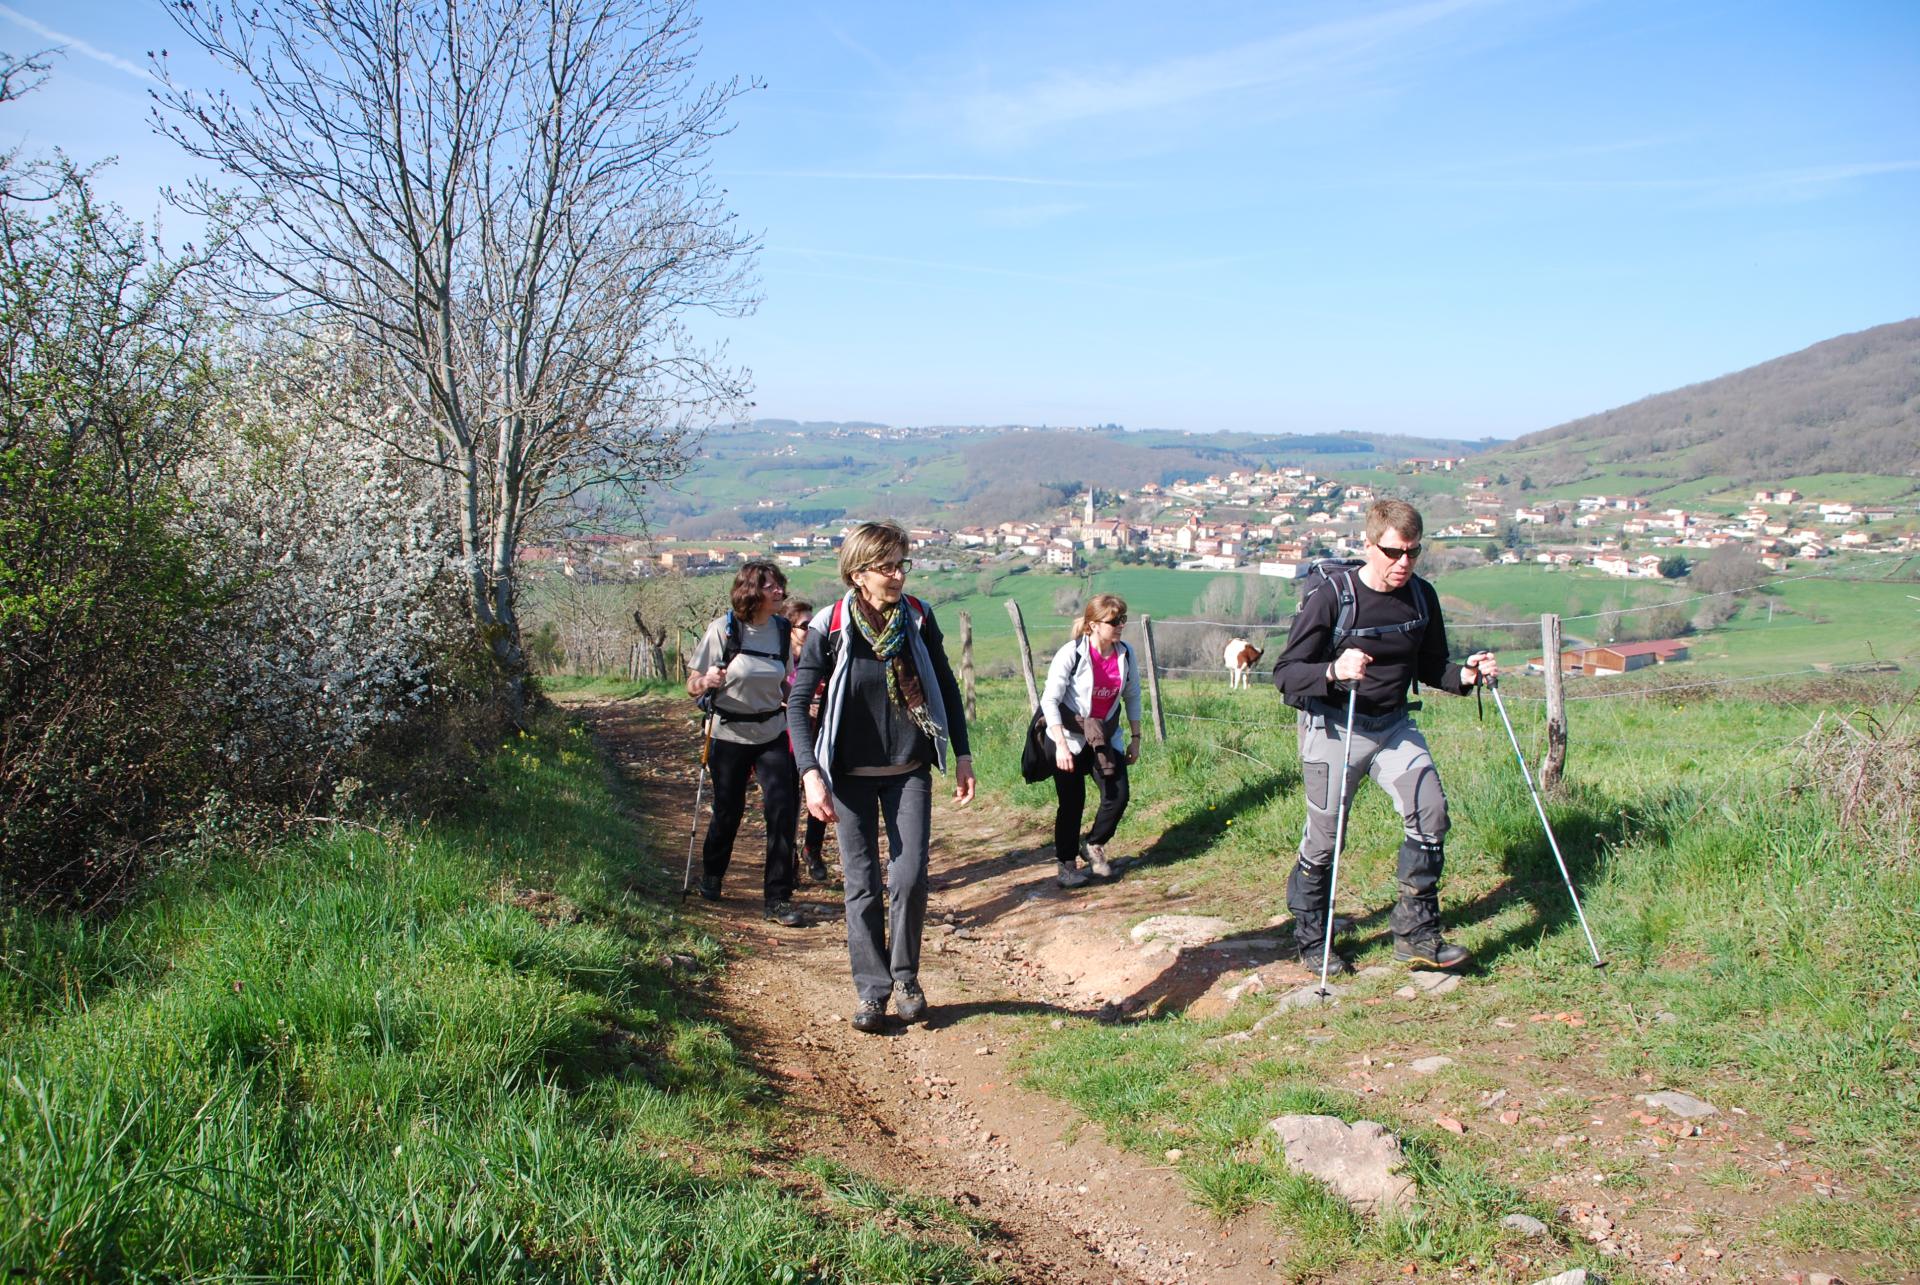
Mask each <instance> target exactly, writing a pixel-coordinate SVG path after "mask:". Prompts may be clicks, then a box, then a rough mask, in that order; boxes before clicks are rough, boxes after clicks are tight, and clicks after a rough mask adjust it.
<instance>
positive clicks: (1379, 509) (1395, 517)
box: [1367, 500, 1427, 545]
mask: <svg viewBox="0 0 1920 1285" xmlns="http://www.w3.org/2000/svg"><path fill="white" fill-rule="evenodd" d="M1426 529H1427V524H1426V523H1425V522H1423V521H1421V520H1420V510H1419V509H1416V508H1414V507H1413V506H1412V505H1411V504H1408V503H1407V502H1406V501H1405V500H1375V501H1374V502H1373V503H1372V504H1369V505H1368V506H1367V541H1368V543H1370V544H1374V545H1378V544H1379V543H1380V537H1381V536H1383V535H1385V534H1386V533H1387V532H1389V531H1398V532H1399V533H1400V534H1401V535H1404V536H1405V537H1407V540H1408V541H1409V542H1410V543H1413V544H1418V543H1419V542H1420V533H1421V532H1422V531H1424V530H1426Z"/></svg>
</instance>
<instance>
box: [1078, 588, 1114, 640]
mask: <svg viewBox="0 0 1920 1285" xmlns="http://www.w3.org/2000/svg"><path fill="white" fill-rule="evenodd" d="M1126 614H1127V600H1126V599H1125V598H1122V597H1121V596H1120V595H1119V594H1117V593H1096V594H1094V595H1093V597H1091V598H1089V599H1087V605H1086V606H1084V607H1082V608H1081V609H1080V619H1078V620H1076V621H1074V622H1073V636H1074V637H1075V638H1080V637H1083V636H1084V635H1086V634H1090V633H1092V632H1093V627H1094V626H1095V625H1097V624H1099V623H1100V622H1101V621H1103V620H1118V619H1119V618H1120V617H1122V616H1124V615H1126Z"/></svg>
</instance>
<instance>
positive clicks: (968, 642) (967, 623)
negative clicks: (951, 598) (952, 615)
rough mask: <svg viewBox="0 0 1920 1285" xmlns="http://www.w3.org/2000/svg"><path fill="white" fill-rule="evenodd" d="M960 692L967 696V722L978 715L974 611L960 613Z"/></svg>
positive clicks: (970, 721)
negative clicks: (974, 694)
mask: <svg viewBox="0 0 1920 1285" xmlns="http://www.w3.org/2000/svg"><path fill="white" fill-rule="evenodd" d="M960 692H961V694H962V695H963V696H964V697H965V698H966V710H967V722H968V723H969V724H971V723H972V722H973V721H974V719H975V718H976V717H977V714H976V712H975V706H974V703H973V613H972V612H970V611H963V612H961V613H960Z"/></svg>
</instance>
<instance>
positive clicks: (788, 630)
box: [772, 612, 793, 666]
mask: <svg viewBox="0 0 1920 1285" xmlns="http://www.w3.org/2000/svg"><path fill="white" fill-rule="evenodd" d="M772 619H773V632H774V634H775V636H777V637H778V638H779V639H780V663H781V664H783V665H789V666H790V665H792V664H793V621H791V620H789V619H788V618H787V617H785V616H783V615H781V614H780V613H778V612H775V613H774V615H773V617H772Z"/></svg>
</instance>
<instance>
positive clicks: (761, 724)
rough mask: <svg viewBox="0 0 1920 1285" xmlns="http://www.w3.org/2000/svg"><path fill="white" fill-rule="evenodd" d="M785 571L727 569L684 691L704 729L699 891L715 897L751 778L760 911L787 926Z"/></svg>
mask: <svg viewBox="0 0 1920 1285" xmlns="http://www.w3.org/2000/svg"><path fill="white" fill-rule="evenodd" d="M786 601H787V576H786V573H785V572H784V571H782V570H780V568H779V567H777V566H775V565H774V564H773V563H771V562H758V561H756V562H743V563H741V564H740V570H739V571H738V572H737V573H735V575H734V577H733V590H732V593H731V595H730V604H731V605H730V609H729V610H728V611H727V613H726V614H725V615H723V616H721V617H720V618H719V619H717V620H715V621H713V622H712V623H711V624H709V625H708V626H707V630H706V632H705V633H704V634H702V635H701V636H700V646H699V647H698V649H696V650H695V651H694V653H693V658H692V660H691V661H690V662H689V663H688V667H689V668H690V669H691V670H692V673H690V674H689V675H688V677H687V694H688V695H690V696H692V697H694V698H695V699H697V700H698V701H699V702H700V708H701V709H702V710H703V711H705V712H706V714H707V721H708V726H709V728H710V729H711V737H712V739H711V742H710V744H709V746H708V750H707V770H708V772H709V774H710V775H711V776H712V778H713V819H712V821H711V822H710V823H709V824H708V826H707V841H706V845H705V847H704V848H702V850H701V867H700V871H701V873H700V895H701V896H702V897H703V898H705V899H706V900H708V901H717V900H719V897H720V882H721V880H722V879H723V878H724V877H725V876H726V873H727V866H728V864H729V863H730V862H731V861H732V860H733V840H734V836H736V835H737V834H739V833H740V820H741V818H742V817H743V816H744V815H745V814H746V810H747V781H748V778H749V777H757V778H758V779H759V781H760V797H761V798H762V799H763V800H765V802H766V819H767V866H766V875H765V879H764V882H763V885H762V887H763V891H764V893H765V896H766V914H767V918H768V919H771V920H773V921H774V922H775V923H778V924H781V925H783V926H785V927H788V928H796V927H799V926H800V925H801V924H803V923H805V922H806V920H805V919H804V918H803V917H802V916H801V914H800V912H799V911H798V910H796V909H795V908H794V905H793V883H794V879H793V831H794V819H795V817H796V816H797V815H798V813H799V793H800V791H799V788H798V779H797V778H796V777H795V775H794V767H793V751H792V750H791V749H790V748H788V745H787V720H786V705H787V659H788V657H789V656H790V655H791V654H792V651H793V640H792V628H791V624H790V622H789V621H788V620H787V617H786V616H785V614H783V613H782V611H781V608H782V607H783V606H784V605H785V604H786Z"/></svg>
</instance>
